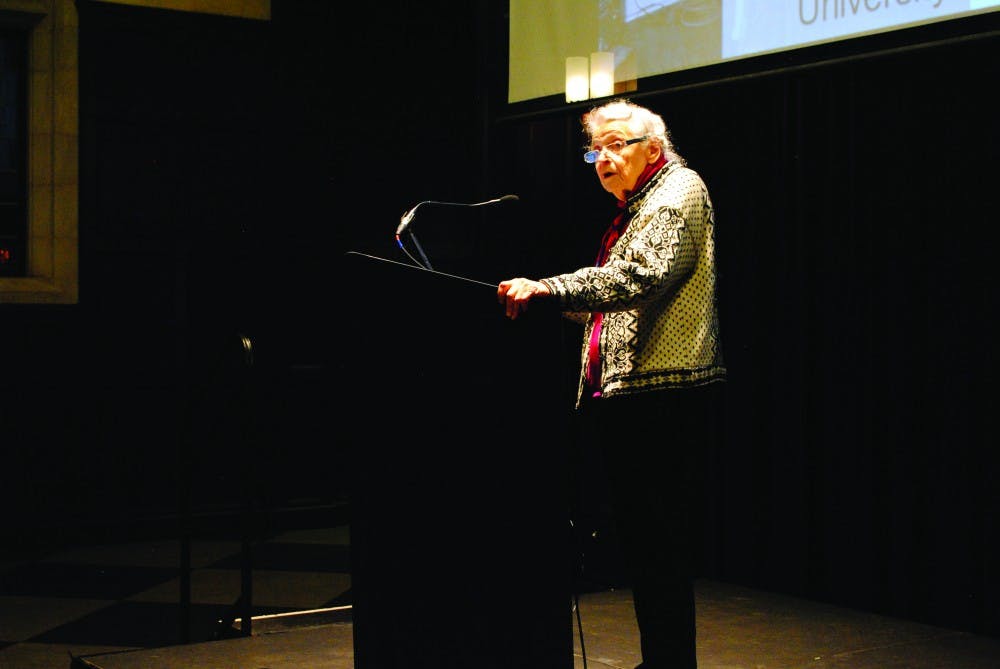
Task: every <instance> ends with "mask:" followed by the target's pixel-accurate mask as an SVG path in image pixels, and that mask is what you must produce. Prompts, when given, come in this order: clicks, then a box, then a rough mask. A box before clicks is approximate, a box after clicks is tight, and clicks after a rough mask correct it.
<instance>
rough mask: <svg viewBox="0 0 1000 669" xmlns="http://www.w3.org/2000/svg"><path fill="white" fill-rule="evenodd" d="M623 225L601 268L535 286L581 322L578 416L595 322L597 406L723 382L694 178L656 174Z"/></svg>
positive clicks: (684, 172)
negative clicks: (598, 322)
mask: <svg viewBox="0 0 1000 669" xmlns="http://www.w3.org/2000/svg"><path fill="white" fill-rule="evenodd" d="M626 206H627V208H628V212H627V213H628V215H631V220H630V221H629V223H628V226H627V228H626V229H625V231H624V232H623V233H622V235H621V237H620V238H619V239H618V241H617V242H616V243H615V244H614V246H613V247H612V248H611V252H610V255H609V257H608V260H607V262H606V263H605V264H604V265H603V266H602V267H584V268H582V269H579V270H577V271H575V272H573V273H571V274H560V275H558V276H553V277H548V278H545V279H541V282H542V283H544V284H545V285H546V286H548V288H549V291H550V292H551V293H552V295H553V296H555V298H557V299H558V300H559V304H560V308H561V309H562V310H563V312H564V314H565V315H566V316H567V317H569V318H573V319H574V320H578V321H580V322H583V323H584V325H585V327H584V336H583V351H582V356H581V372H580V382H579V387H578V391H577V406H579V403H580V399H581V398H582V393H583V388H584V374H585V370H586V366H587V355H588V348H589V346H588V344H589V341H590V337H591V331H592V330H593V327H594V319H593V316H592V314H593V313H594V312H603V313H604V316H603V324H602V326H601V333H600V347H601V360H602V372H601V394H602V395H603V396H605V397H612V396H615V395H625V394H629V393H637V392H642V391H647V390H658V389H663V388H683V387H688V386H697V385H702V384H705V383H709V382H712V381H716V380H721V379H724V378H725V375H726V368H725V366H724V364H723V360H722V346H721V344H720V341H719V318H718V311H717V307H716V294H715V283H716V269H715V215H714V210H713V208H712V201H711V198H710V197H709V194H708V190H707V188H706V187H705V184H704V182H703V181H702V179H701V177H700V176H699V175H698V173H697V172H695V171H694V170H692V169H689V168H688V167H685V166H683V165H681V164H680V163H677V162H673V163H669V164H667V165H666V166H664V167H663V168H662V169H661V170H660V171H659V172H658V173H657V174H656V175H654V176H653V178H652V179H650V180H649V182H647V183H646V185H645V186H643V187H642V188H641V189H640V190H639V191H638V192H636V193H633V194H632V195H631V196H630V197H629V198H628V202H627V203H626Z"/></svg>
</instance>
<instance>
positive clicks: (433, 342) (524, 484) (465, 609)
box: [335, 252, 573, 669]
mask: <svg viewBox="0 0 1000 669" xmlns="http://www.w3.org/2000/svg"><path fill="white" fill-rule="evenodd" d="M338 290H340V291H342V292H343V293H344V294H349V296H348V297H347V298H345V303H344V304H341V305H338V312H339V315H338V316H337V317H336V319H335V320H336V323H337V328H338V329H339V332H340V334H339V337H338V339H339V340H340V341H342V342H343V343H342V344H341V346H340V350H339V355H340V356H342V358H341V361H340V362H341V364H340V366H339V369H340V370H341V371H340V373H339V375H338V376H339V378H337V379H335V383H337V384H338V386H339V388H340V392H339V393H338V394H339V395H340V396H341V397H345V398H346V399H345V400H344V402H345V404H344V409H345V411H344V413H343V417H342V422H343V423H344V426H345V434H344V437H345V439H347V440H348V443H349V448H350V451H351V453H352V456H353V457H352V460H351V467H352V471H351V490H350V495H351V551H352V596H353V613H354V648H355V666H356V667H357V669H389V668H393V669H394V668H396V667H399V668H404V667H405V668H407V669H413V668H414V667H434V668H435V669H445V668H455V669H459V668H461V669H470V668H473V667H475V668H476V669H491V668H497V669H499V668H505V669H506V668H512V667H517V668H519V669H534V668H538V669H542V668H544V669H562V668H565V669H572V667H573V655H572V650H573V642H572V629H573V628H572V608H571V606H572V598H571V580H572V569H573V556H572V554H571V551H570V543H571V542H570V535H571V532H570V527H569V522H570V521H569V512H568V497H567V473H566V469H567V466H566V461H567V458H566V441H567V440H566V430H565V420H566V406H567V405H566V401H567V400H566V398H565V393H566V388H565V381H564V375H565V374H564V370H563V369H562V367H564V356H563V353H562V346H561V342H560V339H559V337H560V334H559V333H560V331H561V330H560V326H559V322H558V319H559V315H558V313H557V312H556V310H555V309H553V308H551V307H549V308H546V307H544V306H542V305H538V307H537V308H536V307H535V306H534V305H533V308H532V309H531V310H529V312H528V313H527V314H525V315H524V316H522V317H521V318H518V319H517V320H515V321H510V320H508V319H507V318H505V317H504V314H503V309H502V307H501V306H500V305H499V304H498V303H497V302H496V287H495V286H493V285H489V284H486V283H481V282H478V281H475V280H469V279H465V278H461V277H457V276H453V275H448V274H443V273H439V272H434V271H430V270H425V269H423V268H420V267H417V266H414V265H408V264H404V263H399V262H395V261H391V260H387V259H383V258H378V257H374V256H369V255H364V254H360V253H353V252H352V253H348V254H347V256H346V258H345V266H344V274H343V275H342V276H341V280H340V283H339V284H338Z"/></svg>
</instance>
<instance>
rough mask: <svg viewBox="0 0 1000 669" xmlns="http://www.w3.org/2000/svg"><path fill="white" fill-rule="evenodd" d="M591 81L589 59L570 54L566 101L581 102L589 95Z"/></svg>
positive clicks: (567, 67)
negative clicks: (589, 77)
mask: <svg viewBox="0 0 1000 669" xmlns="http://www.w3.org/2000/svg"><path fill="white" fill-rule="evenodd" d="M589 86H590V82H589V81H588V75H587V59H586V58H585V57H583V56H570V57H569V58H567V59H566V102H580V101H581V100H586V99H587V98H588V97H589V95H588V91H589Z"/></svg>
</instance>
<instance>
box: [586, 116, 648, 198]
mask: <svg viewBox="0 0 1000 669" xmlns="http://www.w3.org/2000/svg"><path fill="white" fill-rule="evenodd" d="M634 138H635V135H634V133H632V131H631V130H630V129H629V127H628V123H626V122H625V121H609V122H608V123H606V124H604V125H603V126H601V127H600V128H598V130H597V132H596V133H594V136H593V143H592V145H591V148H592V149H597V150H600V154H599V155H598V156H597V161H596V162H595V163H594V168H595V169H596V170H597V178H598V179H600V180H601V186H603V187H604V190H606V191H608V192H609V193H611V194H612V195H614V196H615V197H616V198H618V199H619V200H624V199H625V198H626V193H629V192H631V191H632V189H633V188H634V187H635V182H636V181H638V180H639V175H640V174H642V171H643V170H644V169H646V165H648V164H650V163H655V162H656V161H657V159H658V158H659V157H660V147H659V145H658V144H656V143H655V142H650V141H648V140H644V141H641V142H636V143H635V144H629V145H627V146H622V145H616V144H615V142H624V141H625V140H628V139H634ZM615 149H618V150H617V151H616V150H615Z"/></svg>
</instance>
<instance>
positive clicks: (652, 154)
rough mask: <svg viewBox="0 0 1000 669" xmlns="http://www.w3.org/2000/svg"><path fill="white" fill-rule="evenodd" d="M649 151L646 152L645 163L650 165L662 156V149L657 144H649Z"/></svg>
mask: <svg viewBox="0 0 1000 669" xmlns="http://www.w3.org/2000/svg"><path fill="white" fill-rule="evenodd" d="M648 146H649V149H648V150H647V152H646V161H647V162H648V163H649V164H650V165H652V164H653V163H655V162H656V161H657V160H659V159H660V156H661V155H663V147H662V146H660V145H659V143H657V142H649V144H648Z"/></svg>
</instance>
